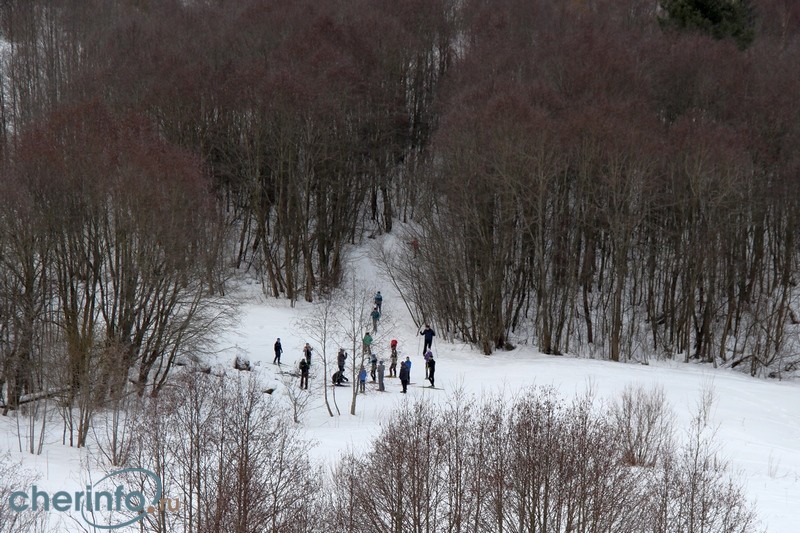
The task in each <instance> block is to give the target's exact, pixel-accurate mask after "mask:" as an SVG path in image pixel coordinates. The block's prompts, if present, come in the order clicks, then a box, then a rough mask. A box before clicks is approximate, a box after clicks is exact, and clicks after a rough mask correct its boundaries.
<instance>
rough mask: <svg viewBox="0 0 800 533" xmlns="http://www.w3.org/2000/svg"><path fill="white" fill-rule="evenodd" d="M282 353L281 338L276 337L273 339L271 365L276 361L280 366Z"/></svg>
mask: <svg viewBox="0 0 800 533" xmlns="http://www.w3.org/2000/svg"><path fill="white" fill-rule="evenodd" d="M282 353H283V346H281V338H280V337H278V340H276V341H275V359H273V360H272V364H273V365H274V364H275V363H277V364H278V365H279V366H280V364H281V354H282Z"/></svg>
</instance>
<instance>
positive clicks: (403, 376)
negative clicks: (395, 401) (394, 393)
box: [400, 358, 411, 394]
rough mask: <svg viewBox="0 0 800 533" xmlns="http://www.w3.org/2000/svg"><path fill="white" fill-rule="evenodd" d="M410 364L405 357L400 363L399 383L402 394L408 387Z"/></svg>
mask: <svg viewBox="0 0 800 533" xmlns="http://www.w3.org/2000/svg"><path fill="white" fill-rule="evenodd" d="M410 367H411V364H410V362H409V361H408V358H406V360H405V361H403V362H402V363H400V384H401V385H402V386H403V394H405V393H406V388H407V387H408V381H409V377H410V376H411V368H410Z"/></svg>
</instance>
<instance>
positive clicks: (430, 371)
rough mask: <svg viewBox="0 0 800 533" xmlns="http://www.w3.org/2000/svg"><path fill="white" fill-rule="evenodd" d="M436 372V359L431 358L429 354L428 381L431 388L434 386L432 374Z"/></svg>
mask: <svg viewBox="0 0 800 533" xmlns="http://www.w3.org/2000/svg"><path fill="white" fill-rule="evenodd" d="M435 372H436V361H434V360H433V354H431V358H430V359H428V381H430V382H431V388H432V389H433V388H436V386H435V385H434V383H433V374H434V373H435Z"/></svg>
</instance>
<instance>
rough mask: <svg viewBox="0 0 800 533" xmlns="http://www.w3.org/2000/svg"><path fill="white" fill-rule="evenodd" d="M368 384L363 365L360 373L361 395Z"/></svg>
mask: <svg viewBox="0 0 800 533" xmlns="http://www.w3.org/2000/svg"><path fill="white" fill-rule="evenodd" d="M366 383H367V371H366V369H365V368H364V365H361V370H359V371H358V390H359V392H361V393H364V392H365V387H366Z"/></svg>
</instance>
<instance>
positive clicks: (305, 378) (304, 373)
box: [300, 359, 308, 389]
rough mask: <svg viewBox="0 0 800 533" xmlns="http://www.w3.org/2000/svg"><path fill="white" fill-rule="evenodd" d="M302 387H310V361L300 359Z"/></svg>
mask: <svg viewBox="0 0 800 533" xmlns="http://www.w3.org/2000/svg"><path fill="white" fill-rule="evenodd" d="M300 388H301V389H308V361H306V360H305V359H300Z"/></svg>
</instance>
